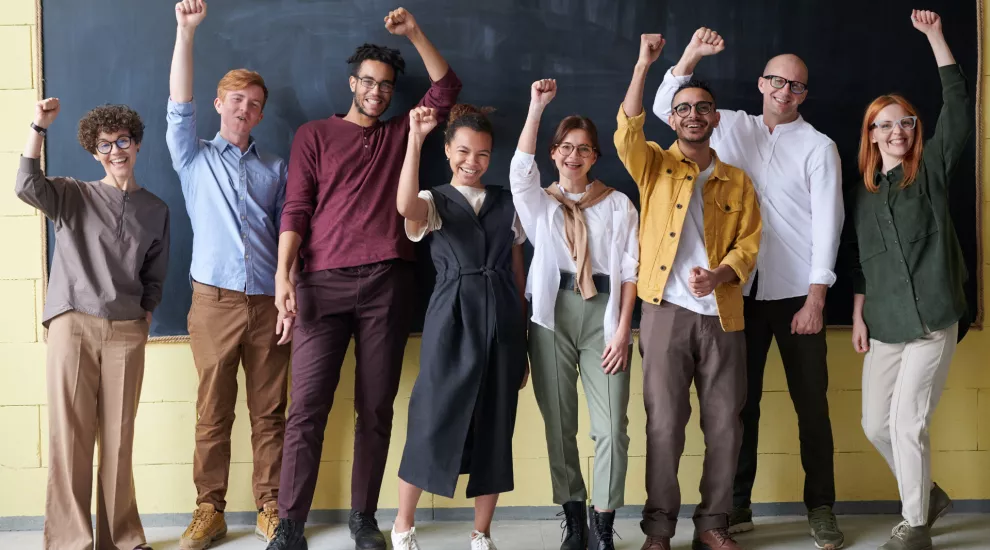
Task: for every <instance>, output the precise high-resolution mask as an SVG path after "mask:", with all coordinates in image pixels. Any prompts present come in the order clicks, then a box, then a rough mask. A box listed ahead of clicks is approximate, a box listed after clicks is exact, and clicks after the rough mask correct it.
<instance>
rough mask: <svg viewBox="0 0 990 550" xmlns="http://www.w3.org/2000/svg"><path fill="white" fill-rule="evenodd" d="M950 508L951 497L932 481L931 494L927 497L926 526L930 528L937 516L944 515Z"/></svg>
mask: <svg viewBox="0 0 990 550" xmlns="http://www.w3.org/2000/svg"><path fill="white" fill-rule="evenodd" d="M951 509H952V499H951V498H949V495H948V494H946V492H945V491H943V490H942V488H941V487H939V486H938V483H934V484H933V486H932V492H931V495H930V496H929V497H928V528H929V529H931V527H932V526H933V525H935V522H936V521H938V518H940V517H942V516H944V515H945V514H946V513H948V511H949V510H951Z"/></svg>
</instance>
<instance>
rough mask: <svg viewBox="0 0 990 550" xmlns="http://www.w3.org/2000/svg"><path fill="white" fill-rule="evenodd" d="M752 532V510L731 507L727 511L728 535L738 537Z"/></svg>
mask: <svg viewBox="0 0 990 550" xmlns="http://www.w3.org/2000/svg"><path fill="white" fill-rule="evenodd" d="M752 530H753V510H751V509H749V508H736V507H734V506H733V508H732V510H730V511H729V534H730V535H738V534H739V533H748V532H750V531H752Z"/></svg>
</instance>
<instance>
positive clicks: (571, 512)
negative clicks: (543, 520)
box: [557, 500, 588, 550]
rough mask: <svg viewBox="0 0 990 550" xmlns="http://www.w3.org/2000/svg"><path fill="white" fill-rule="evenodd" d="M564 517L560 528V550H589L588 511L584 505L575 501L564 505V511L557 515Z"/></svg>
mask: <svg viewBox="0 0 990 550" xmlns="http://www.w3.org/2000/svg"><path fill="white" fill-rule="evenodd" d="M561 516H563V518H564V519H562V520H561V521H560V528H561V529H563V533H561V535H560V540H561V541H563V542H561V544H560V550H587V548H588V511H587V509H586V508H585V507H584V503H583V502H580V501H577V500H574V501H571V502H565V503H564V511H563V512H560V513H559V514H557V517H561Z"/></svg>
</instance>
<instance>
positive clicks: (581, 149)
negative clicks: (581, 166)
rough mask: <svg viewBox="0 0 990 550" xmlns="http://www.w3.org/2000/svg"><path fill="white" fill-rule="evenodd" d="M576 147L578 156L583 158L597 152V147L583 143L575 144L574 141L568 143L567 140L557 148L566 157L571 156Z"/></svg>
mask: <svg viewBox="0 0 990 550" xmlns="http://www.w3.org/2000/svg"><path fill="white" fill-rule="evenodd" d="M575 149H577V153H578V156H579V157H581V158H585V159H586V158H588V157H590V156H592V155H594V154H595V148H594V147H592V146H590V145H583V144H582V145H578V146H575V145H574V144H573V143H567V142H566V141H565V142H564V143H561V144H560V145H557V150H558V151H560V154H562V155H564V156H565V157H569V156H571V153H573V152H574V150H575Z"/></svg>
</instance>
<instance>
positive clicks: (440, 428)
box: [392, 105, 528, 550]
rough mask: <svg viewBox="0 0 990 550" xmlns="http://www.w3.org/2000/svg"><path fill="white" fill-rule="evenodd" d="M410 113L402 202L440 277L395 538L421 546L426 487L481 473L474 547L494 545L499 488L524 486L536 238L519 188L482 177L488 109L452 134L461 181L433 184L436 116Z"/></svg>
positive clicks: (426, 111)
mask: <svg viewBox="0 0 990 550" xmlns="http://www.w3.org/2000/svg"><path fill="white" fill-rule="evenodd" d="M409 118H410V124H409V145H408V148H407V150H406V159H405V162H404V164H403V166H402V174H401V176H400V177H399V192H398V195H397V199H396V205H397V207H398V210H399V213H400V214H401V215H402V216H403V217H405V219H406V233H407V235H408V236H409V238H410V239H412V240H413V241H419V240H421V239H423V238H424V237H427V238H428V239H429V244H430V252H431V255H432V257H433V263H434V265H435V267H436V271H437V278H436V285H435V287H434V289H433V295H432V296H431V297H430V305H429V308H428V309H427V311H426V322H425V323H424V325H423V341H422V352H421V355H420V372H419V377H418V378H417V379H416V384H415V386H414V387H413V391H412V397H411V398H410V401H409V426H408V428H407V432H406V446H405V449H404V451H403V453H402V462H401V464H400V465H399V478H400V479H399V513H398V517H397V518H396V520H395V524H394V526H393V528H392V547H393V548H394V549H395V550H418V548H419V545H418V543H417V542H416V529H415V527H414V519H413V517H414V515H415V512H416V504H417V502H418V501H419V497H420V495H421V494H422V492H423V491H424V490H425V491H429V492H431V493H433V494H437V495H442V496H446V497H448V498H449V497H452V496H453V495H454V489H455V487H456V485H457V478H458V476H459V475H460V474H469V475H470V479H469V481H468V483H467V496H468V498H476V500H475V520H474V532H473V533H472V534H471V548H472V550H494V549H495V545H494V543H493V542H492V539H491V532H490V531H491V521H492V515H493V514H494V512H495V504H496V503H497V502H498V495H499V494H500V493H504V492H507V491H511V490H512V488H513V485H512V432H513V428H514V425H515V419H516V403H517V401H518V391H519V389H520V388H521V387H522V386H524V385H525V380H526V376H527V374H528V365H527V362H526V335H525V332H524V327H525V326H526V325H525V309H526V308H525V297H524V296H523V289H524V288H525V277H526V275H525V268H524V266H523V254H522V243H523V242H524V241H525V240H526V236H525V234H524V233H523V230H522V226H521V225H520V223H519V219H518V217H517V216H516V213H515V208H514V207H513V205H512V193H511V192H510V191H509V190H508V189H507V188H505V187H501V186H497V185H491V186H485V185H483V184H482V183H481V177H482V176H483V175H484V173H485V171H486V170H487V169H488V164H489V161H490V159H491V151H492V126H491V123H490V122H489V121H488V118H487V117H486V116H485V113H484V112H483V111H481V110H480V109H477V108H475V107H471V106H469V105H456V106H454V108H453V109H452V110H451V112H450V118H449V120H448V122H447V129H446V132H445V133H444V142H445V144H446V145H445V151H446V153H447V158H448V160H449V162H450V169H451V171H452V172H453V178H452V179H451V182H450V184H447V185H441V186H438V187H434V188H432V189H430V190H427V191H420V190H419V159H420V153H421V151H422V146H423V141H424V139H425V138H426V136H427V134H429V132H430V130H432V129H433V128H434V127H436V125H437V118H436V113H435V112H434V110H433V109H431V108H428V107H418V108H416V109H413V111H412V112H411V113H410V114H409Z"/></svg>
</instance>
